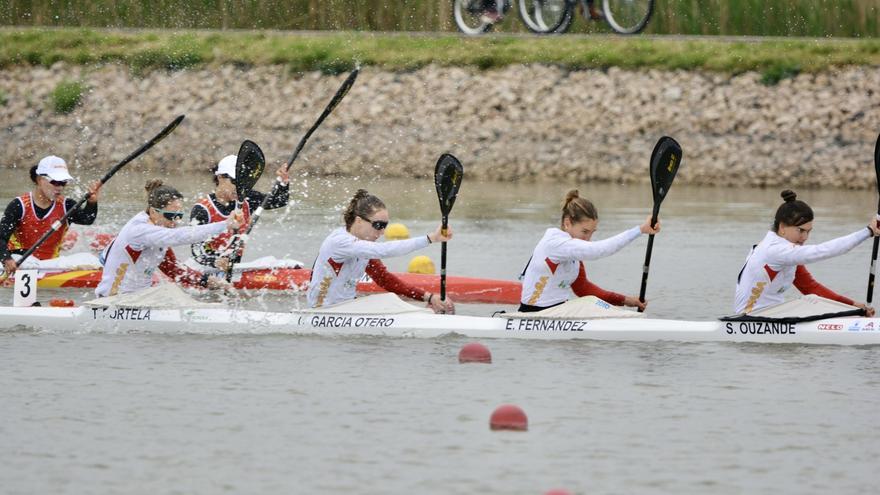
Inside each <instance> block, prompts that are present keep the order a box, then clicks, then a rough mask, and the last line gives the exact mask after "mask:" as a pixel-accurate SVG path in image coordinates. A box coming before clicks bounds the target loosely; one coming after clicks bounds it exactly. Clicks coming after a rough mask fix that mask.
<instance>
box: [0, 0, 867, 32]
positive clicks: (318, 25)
mask: <svg viewBox="0 0 880 495" xmlns="http://www.w3.org/2000/svg"><path fill="white" fill-rule="evenodd" d="M513 3H514V4H516V3H517V2H516V1H514V2H513ZM515 9H516V7H514V11H515ZM514 11H511V15H509V16H507V19H506V20H505V21H504V23H502V24H501V25H500V26H498V29H499V31H501V32H508V33H509V32H522V31H524V30H525V28H524V27H523V25H522V23H521V22H519V19H517V16H516V14H515V12H514ZM0 24H2V25H18V26H78V27H118V28H123V27H133V28H171V29H193V28H197V29H287V30H291V29H321V30H358V31H455V25H454V24H453V23H452V1H451V0H223V1H222V2H218V1H216V0H161V1H144V0H65V1H63V2H60V1H51V2H47V1H45V0H44V1H33V0H0ZM573 29H574V32H607V30H608V28H607V26H606V25H605V24H604V23H597V22H586V21H584V20H583V19H582V18H578V19H577V20H576V22H575V23H574V27H573ZM647 32H648V33H653V34H722V35H754V36H811V37H826V36H838V37H864V38H870V37H877V36H880V0H660V1H658V2H656V7H655V13H654V17H653V19H652V20H651V22H650V23H649V24H648V29H647Z"/></svg>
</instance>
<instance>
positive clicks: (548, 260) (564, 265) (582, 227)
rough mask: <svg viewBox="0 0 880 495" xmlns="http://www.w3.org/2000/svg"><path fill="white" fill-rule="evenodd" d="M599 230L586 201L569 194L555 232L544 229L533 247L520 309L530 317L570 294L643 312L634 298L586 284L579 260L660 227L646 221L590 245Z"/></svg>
mask: <svg viewBox="0 0 880 495" xmlns="http://www.w3.org/2000/svg"><path fill="white" fill-rule="evenodd" d="M598 225H599V213H598V212H597V210H596V207H595V206H594V205H593V203H591V202H590V201H589V200H587V199H585V198H582V197H580V195H579V193H578V191H577V190H576V189H575V190H571V191H569V192H568V194H566V195H565V201H564V202H563V203H562V220H561V225H560V226H559V228H558V229H557V228H555V227H552V228H549V229H547V231H546V232H545V233H544V237H542V238H541V240H540V241H539V242H538V245H537V246H536V247H535V251H534V252H533V253H532V258H531V259H530V260H529V263H528V265H526V269H525V270H524V272H523V277H524V278H523V284H522V296H521V298H520V305H519V310H520V311H521V312H532V311H540V310H542V309H547V308H550V307H553V306H558V305H560V304H562V303H564V302H566V301H567V300H568V299H569V297H570V296H571V293H572V292H574V294H575V295H576V296H578V297H583V296H596V297H598V298H599V299H602V300H603V301H605V302H607V303H610V304H613V305H615V306H634V307H637V308H640V309H645V305H646V303H643V302H641V301H639V298H638V297H635V296H625V295H623V294H618V293H616V292H611V291H607V290H605V289H602V288H600V287H599V286H597V285H596V284H594V283H592V282H590V281H589V280H588V279H587V272H586V269H585V268H584V260H595V259H599V258H604V257H606V256H611V255H612V254H614V253H616V252H617V251H620V250H621V249H622V248H623V247H624V246H626V245H627V244H629V243H631V242H632V241H634V240H636V238H638V237H639V235H641V234H656V233H658V232H660V223H659V222H657V224H656V225H655V226H653V227H652V226H651V218H650V217H648V219H647V220H646V221H645V223H643V224H642V225H640V226H637V227H633V228H631V229H629V230H625V231H623V232H621V233H620V234H617V235H616V236H614V237H609V238H607V239H603V240H601V241H595V242H594V241H591V239H592V237H593V234H594V233H595V232H596V228H597V227H598Z"/></svg>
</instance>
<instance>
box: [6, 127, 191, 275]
mask: <svg viewBox="0 0 880 495" xmlns="http://www.w3.org/2000/svg"><path fill="white" fill-rule="evenodd" d="M181 121H183V115H180V116H178V117H177V118H176V119H174V121H172V122H171V123H170V124H168V125H167V126H165V128H164V129H162V131H161V132H159V134H156V135H155V136H154V137H153V139H150V140H149V141H147V142H146V143H144V144H143V145H142V146H141V147H140V148H138V149H136V150H135V151H134V152H133V153H131V154H130V155H128V156H127V157H125V158H123V159H122V161H121V162H119V163H117V164H116V165H114V166H113V168H111V169H110V171H109V172H107V173H106V174H104V177H102V178H101V180H99V181H98V182H99V183H100V185H101V186H103V185H104V184H106V183H107V181H108V180H110V178H111V177H113V176H114V175H115V174H116V172H118V171H119V170H120V169H122V167H124V166H126V165H128V163H129V162H131V161H132V160H134V159H135V158H137V157H139V156H141V155H142V154H143V153H144V152H145V151H147V150H148V149H150V148H152V147H153V146H155V145H156V143H158V142H159V141H161V140H163V139H165V137H167V136H168V135H169V134H171V132H172V131H174V129H176V128H177V126H178V125H180V122H181ZM90 197H92V193H91V192H87V193H86V194H85V195H84V196H83V197H82V199H80V200H79V202H78V203H76V206H74V207H73V208H71V209H69V210H67V213H65V214H64V216H63V217H61V219H60V220H58V221H56V222H54V223H52V226H51V227H50V229H49V230H48V231H46V233H44V234H43V235H42V237H40V238H39V239H38V240H37V242H36V243H35V244H34V245H33V246H31V247H30V248H29V249H28V250H27V251H25V252H24V254H22V255H21V258H19V259H18V261H16V262H15V266H16V268H17V267H20V266H21V264H22V263H24V260H26V259H27V258H28V257H30V255H31V254H33V253H34V251H36V250H37V248H39V247H40V245H41V244H43V243H44V242H46V239H48V238H49V236H51V235H52V234H54V233H55V232H57V231H58V229H60V228H61V226H62V225H64V223H65V222H66V221H67V219H68V218H69V217H70V215H72V214H73V213H74V212H75V211H77V210H79V209H80V208H82V205H83V204H84V203H85V202H86V201H88V200H89V198H90ZM7 276H8V275H7ZM5 277H6V276H4V279H5Z"/></svg>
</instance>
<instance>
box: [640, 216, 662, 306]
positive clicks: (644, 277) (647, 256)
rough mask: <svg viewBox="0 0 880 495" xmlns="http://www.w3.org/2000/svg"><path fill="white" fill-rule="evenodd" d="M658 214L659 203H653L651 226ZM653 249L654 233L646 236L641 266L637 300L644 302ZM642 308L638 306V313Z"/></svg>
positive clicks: (653, 224)
mask: <svg viewBox="0 0 880 495" xmlns="http://www.w3.org/2000/svg"><path fill="white" fill-rule="evenodd" d="M659 214H660V203H655V204H654V213H653V214H652V215H651V227H652V228H653V227H654V226H655V225H657V215H659ZM653 250H654V234H651V235H649V236H648V248H647V249H646V250H645V264H644V265H643V266H642V287H641V288H640V289H639V301H641V302H645V292H647V290H648V270H649V269H650V267H651V252H652V251H653ZM642 311H643V310H642V309H641V308H639V313H641V312H642Z"/></svg>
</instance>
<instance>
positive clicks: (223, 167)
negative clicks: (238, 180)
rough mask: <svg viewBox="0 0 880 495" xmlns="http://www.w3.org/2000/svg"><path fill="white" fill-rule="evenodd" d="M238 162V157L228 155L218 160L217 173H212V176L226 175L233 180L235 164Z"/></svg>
mask: <svg viewBox="0 0 880 495" xmlns="http://www.w3.org/2000/svg"><path fill="white" fill-rule="evenodd" d="M236 161H238V156H236V155H229V156H225V157H223V159H222V160H220V163H218V164H217V171H216V172H214V175H224V174H225V175H228V176H229V177H230V178H232V179H234V178H235V162H236Z"/></svg>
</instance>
